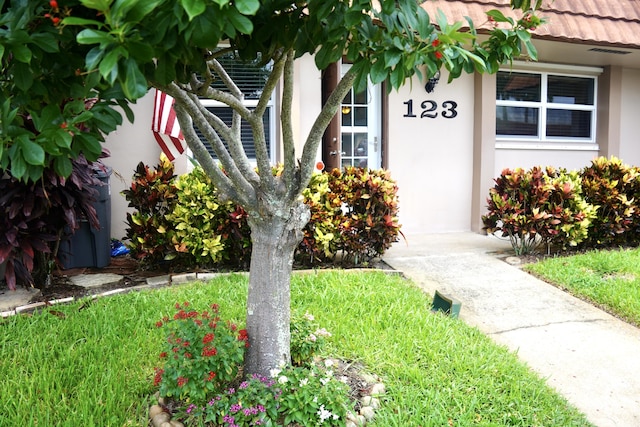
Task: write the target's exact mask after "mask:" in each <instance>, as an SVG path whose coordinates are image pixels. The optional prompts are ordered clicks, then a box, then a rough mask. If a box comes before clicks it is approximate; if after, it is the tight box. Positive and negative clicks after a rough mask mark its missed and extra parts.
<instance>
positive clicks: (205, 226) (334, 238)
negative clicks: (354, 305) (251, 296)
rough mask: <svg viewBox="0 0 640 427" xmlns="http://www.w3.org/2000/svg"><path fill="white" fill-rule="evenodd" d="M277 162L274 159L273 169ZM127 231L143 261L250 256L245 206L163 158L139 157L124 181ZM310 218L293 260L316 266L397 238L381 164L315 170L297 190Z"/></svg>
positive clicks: (241, 260) (200, 261)
mask: <svg viewBox="0 0 640 427" xmlns="http://www.w3.org/2000/svg"><path fill="white" fill-rule="evenodd" d="M280 171H281V168H279V167H275V168H274V170H273V173H274V174H278V173H280ZM123 193H124V194H125V197H126V198H127V200H129V206H131V207H133V208H134V209H136V211H134V212H133V213H131V214H129V215H128V216H127V224H128V229H127V238H128V240H129V243H128V245H129V246H130V248H131V253H132V255H133V256H135V257H136V258H138V259H141V260H144V261H145V262H147V264H150V265H154V266H158V265H162V264H164V265H166V266H167V267H168V268H171V269H179V268H184V267H203V268H205V267H216V268H232V269H246V268H247V267H248V263H249V260H250V256H251V231H250V228H249V226H248V224H247V221H246V217H247V214H246V212H245V211H244V209H242V207H240V206H238V205H236V204H234V203H232V202H224V203H223V202H221V201H220V200H219V199H218V198H217V196H216V191H215V188H214V186H213V184H212V183H211V181H210V180H209V178H208V177H207V176H206V174H205V173H204V172H203V171H202V169H200V168H195V169H194V170H193V171H192V172H190V173H189V174H185V175H182V176H180V177H175V176H174V174H173V168H172V166H171V163H170V162H168V160H166V159H163V160H162V161H161V162H160V164H159V165H158V166H157V167H156V168H155V169H153V168H149V167H148V166H145V165H143V164H142V163H141V164H139V165H138V168H137V169H136V173H135V174H134V177H133V182H132V185H131V188H129V189H128V190H125V191H124V192H123ZM303 198H304V202H305V203H306V204H307V205H308V206H309V209H310V211H311V220H310V221H309V223H308V224H307V225H306V227H305V228H304V230H303V233H304V237H303V239H302V242H301V243H300V245H299V247H298V249H297V251H296V254H295V260H296V263H297V264H298V265H305V266H317V265H320V264H325V263H330V262H336V261H338V260H340V261H342V262H345V263H349V264H363V263H366V262H368V261H370V260H371V259H372V258H374V257H376V256H379V255H381V254H383V253H384V251H385V250H386V249H388V248H389V247H390V246H391V244H392V243H393V242H395V241H397V240H398V236H399V234H400V224H399V223H398V219H397V214H398V197H397V186H396V184H395V182H394V181H393V180H392V179H391V178H390V177H389V174H388V172H385V171H371V170H367V169H362V168H346V169H345V170H344V171H340V170H337V169H336V170H334V171H332V172H331V173H319V174H315V175H314V176H313V177H312V179H311V182H310V184H309V186H308V187H307V188H306V189H305V191H304V192H303Z"/></svg>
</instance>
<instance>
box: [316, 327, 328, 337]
mask: <svg viewBox="0 0 640 427" xmlns="http://www.w3.org/2000/svg"><path fill="white" fill-rule="evenodd" d="M316 335H318V336H321V337H330V336H331V332H329V331H327V330H326V329H325V328H320V329H318V330H317V331H316Z"/></svg>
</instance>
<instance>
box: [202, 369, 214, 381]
mask: <svg viewBox="0 0 640 427" xmlns="http://www.w3.org/2000/svg"><path fill="white" fill-rule="evenodd" d="M215 377H216V373H215V372H213V371H211V372H209V376H208V377H207V379H206V380H205V381H213V379H214V378H215Z"/></svg>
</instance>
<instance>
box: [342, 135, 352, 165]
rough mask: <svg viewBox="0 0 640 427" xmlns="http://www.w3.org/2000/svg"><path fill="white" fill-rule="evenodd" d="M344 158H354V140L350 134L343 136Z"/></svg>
mask: <svg viewBox="0 0 640 427" xmlns="http://www.w3.org/2000/svg"><path fill="white" fill-rule="evenodd" d="M342 153H343V154H342V158H343V159H344V158H345V157H353V139H352V138H351V134H350V133H343V134H342Z"/></svg>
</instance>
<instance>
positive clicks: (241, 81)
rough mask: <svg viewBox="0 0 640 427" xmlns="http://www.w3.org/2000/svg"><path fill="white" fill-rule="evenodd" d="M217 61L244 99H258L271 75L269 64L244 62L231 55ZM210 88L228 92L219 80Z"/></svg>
mask: <svg viewBox="0 0 640 427" xmlns="http://www.w3.org/2000/svg"><path fill="white" fill-rule="evenodd" d="M218 61H219V62H220V64H222V66H223V67H224V69H225V71H226V72H227V73H228V74H229V77H231V79H232V80H233V81H234V83H235V84H236V85H238V87H239V88H240V90H241V91H242V93H243V94H244V96H245V99H258V98H260V95H261V94H262V89H263V88H264V85H265V83H266V82H267V79H268V78H269V74H270V73H271V64H270V63H269V64H266V65H261V64H260V61H259V60H255V61H246V62H245V61H241V60H239V59H237V58H234V56H233V55H232V54H228V55H224V56H222V57H220V58H218ZM211 87H213V88H215V89H220V90H222V91H225V92H228V89H227V87H226V86H225V85H224V84H223V83H222V80H221V79H216V80H214V81H213V82H212V83H211Z"/></svg>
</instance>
